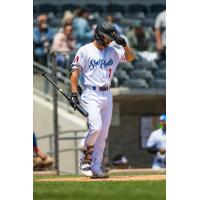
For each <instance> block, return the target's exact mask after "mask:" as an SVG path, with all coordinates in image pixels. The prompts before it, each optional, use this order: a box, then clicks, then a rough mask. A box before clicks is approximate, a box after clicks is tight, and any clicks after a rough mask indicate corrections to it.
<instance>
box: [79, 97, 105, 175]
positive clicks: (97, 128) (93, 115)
mask: <svg viewBox="0 0 200 200" xmlns="http://www.w3.org/2000/svg"><path fill="white" fill-rule="evenodd" d="M88 102H89V103H88ZM100 103H101V102H99V101H96V100H95V101H94V100H93V98H92V96H91V95H89V96H86V97H84V98H82V105H83V106H84V108H85V109H86V110H87V112H88V114H89V116H88V128H89V130H88V132H87V133H86V134H85V139H84V140H82V141H81V145H82V146H81V148H82V153H81V156H80V169H81V173H82V174H83V175H85V176H92V171H91V168H90V166H91V164H92V154H93V149H94V145H95V143H96V140H97V138H98V136H99V134H100V132H101V129H102V119H101V112H100V106H99V104H100Z"/></svg>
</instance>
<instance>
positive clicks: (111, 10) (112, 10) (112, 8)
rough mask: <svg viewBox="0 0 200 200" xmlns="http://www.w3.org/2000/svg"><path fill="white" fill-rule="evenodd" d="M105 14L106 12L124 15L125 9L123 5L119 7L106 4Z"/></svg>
mask: <svg viewBox="0 0 200 200" xmlns="http://www.w3.org/2000/svg"><path fill="white" fill-rule="evenodd" d="M106 12H108V13H115V12H121V13H123V14H124V12H125V7H124V6H123V5H119V4H108V5H107V6H106Z"/></svg>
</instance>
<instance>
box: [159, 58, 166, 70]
mask: <svg viewBox="0 0 200 200" xmlns="http://www.w3.org/2000/svg"><path fill="white" fill-rule="evenodd" d="M158 65H159V68H160V69H164V68H166V60H161V61H159V63H158Z"/></svg>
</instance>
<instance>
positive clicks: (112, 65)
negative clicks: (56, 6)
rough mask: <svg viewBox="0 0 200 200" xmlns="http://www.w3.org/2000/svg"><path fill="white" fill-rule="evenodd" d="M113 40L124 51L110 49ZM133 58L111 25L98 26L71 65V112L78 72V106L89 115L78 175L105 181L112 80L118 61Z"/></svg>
mask: <svg viewBox="0 0 200 200" xmlns="http://www.w3.org/2000/svg"><path fill="white" fill-rule="evenodd" d="M112 41H115V42H116V43H117V44H119V45H122V46H123V49H120V50H119V49H117V48H115V47H112V46H109V44H110V43H111V42H112ZM134 59H135V56H134V55H133V52H132V50H131V49H130V48H129V47H128V46H127V43H126V41H125V39H123V38H121V37H119V36H118V35H117V32H116V29H115V28H114V26H113V25H111V24H110V23H107V22H104V23H101V24H99V25H97V27H96V29H95V36H94V41H93V42H91V43H89V44H86V45H84V46H82V47H80V48H79V49H78V51H77V53H76V56H75V58H74V61H73V62H72V64H71V68H72V71H71V78H70V79H71V90H72V93H71V97H70V103H71V105H72V107H74V109H75V108H76V105H77V104H79V99H78V97H79V93H78V76H79V74H80V72H81V74H82V78H83V86H84V90H83V93H82V95H81V105H82V106H83V107H84V108H85V110H86V111H87V112H88V114H89V117H88V129H89V130H88V131H87V132H86V134H85V139H84V140H82V141H81V148H82V154H81V158H80V172H81V174H82V175H84V176H87V177H92V178H107V177H108V175H107V174H106V173H104V172H103V171H102V169H101V163H102V159H103V152H104V148H105V140H106V138H107V136H108V131H109V126H110V122H111V117H112V107H113V102H112V94H111V91H110V87H111V79H112V76H113V74H114V72H115V69H116V67H117V65H118V64H119V62H126V61H129V62H130V61H132V60H134Z"/></svg>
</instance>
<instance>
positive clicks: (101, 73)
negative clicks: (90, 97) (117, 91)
mask: <svg viewBox="0 0 200 200" xmlns="http://www.w3.org/2000/svg"><path fill="white" fill-rule="evenodd" d="M125 61H126V58H125V55H124V50H122V49H117V48H115V47H112V46H108V47H107V48H104V49H103V50H99V49H97V48H96V47H95V46H94V45H93V43H89V44H86V45H84V46H82V47H80V48H79V50H78V51H77V53H76V56H75V59H74V61H73V62H72V64H71V66H72V71H73V70H75V69H77V68H78V67H79V68H80V69H81V71H82V74H83V80H82V81H83V83H82V84H83V85H84V86H97V87H102V86H110V85H111V79H112V76H113V73H114V71H115V69H116V67H117V65H118V64H119V62H125Z"/></svg>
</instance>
